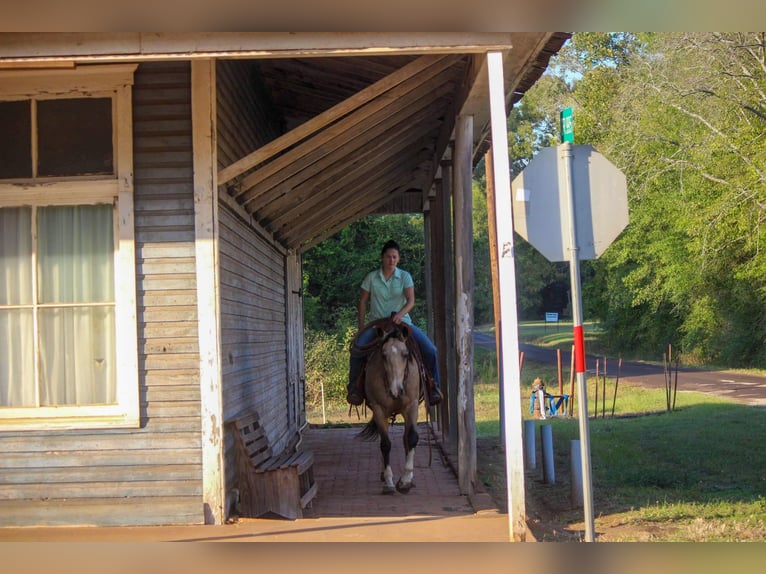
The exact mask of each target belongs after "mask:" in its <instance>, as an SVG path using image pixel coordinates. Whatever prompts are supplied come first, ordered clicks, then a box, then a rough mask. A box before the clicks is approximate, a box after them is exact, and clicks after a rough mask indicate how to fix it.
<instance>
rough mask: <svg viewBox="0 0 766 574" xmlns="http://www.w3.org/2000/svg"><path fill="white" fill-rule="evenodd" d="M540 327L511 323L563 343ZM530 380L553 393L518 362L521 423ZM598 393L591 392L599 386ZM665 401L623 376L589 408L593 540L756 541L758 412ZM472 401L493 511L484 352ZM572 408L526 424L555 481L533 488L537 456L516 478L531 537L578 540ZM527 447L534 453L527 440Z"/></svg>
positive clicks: (763, 424) (498, 448)
mask: <svg viewBox="0 0 766 574" xmlns="http://www.w3.org/2000/svg"><path fill="white" fill-rule="evenodd" d="M551 327H552V326H551V325H547V326H546V325H545V324H544V322H542V321H540V322H536V323H533V324H523V325H522V328H521V329H520V338H521V340H522V341H527V342H535V343H536V344H541V341H543V342H547V344H549V345H550V346H554V347H555V346H558V345H561V346H562V348H568V347H569V346H571V324H570V325H567V326H564V325H563V324H561V325H559V328H560V329H559V331H558V332H556V331H555V330H554V329H555V327H554V328H553V329H552V328H551ZM585 330H586V337H593V338H596V337H597V333H598V330H597V327H596V326H593V325H591V326H590V328H589V327H588V325H586V326H585ZM541 331H542V332H541ZM567 337H568V338H567ZM536 377H540V378H542V379H543V380H544V381H546V386H547V387H548V390H549V392H551V393H553V394H557V392H558V388H557V387H558V384H557V380H558V373H557V369H556V367H555V366H552V365H542V364H537V363H534V362H531V361H525V363H524V367H523V371H522V374H521V400H522V412H521V416H522V418H523V419H530V418H532V417H533V415H532V414H530V412H529V405H530V403H529V397H530V393H531V388H532V381H533V380H534V379H535V378H536ZM564 381H565V386H564V388H565V392H568V391H567V390H566V389H568V386H569V365H564ZM602 384H603V383H602ZM588 388H589V390H588V393H589V398H590V397H593V396H594V394H595V377H590V378H589V380H588ZM599 392H600V396H601V397H603V396H604V390H603V388H601V389H600V391H599ZM575 399H576V397H575ZM665 400H666V398H665V391H664V389H647V388H644V387H640V386H632V385H629V384H627V383H625V382H623V381H620V385H619V388H618V393H617V397H616V400H614V381H613V380H608V381H607V384H606V403H605V409H604V410H605V415H606V416H603V417H602V416H601V413H602V410H601V409H599V416H598V417H597V418H590V420H589V426H590V435H591V436H590V445H591V468H592V486H593V506H594V514H595V529H596V536H597V540H600V541H764V540H766V449H764V447H763V444H762V443H763V437H764V436H766V409H762V408H758V407H751V406H745V405H741V404H737V403H734V402H730V401H727V400H725V399H720V398H716V397H713V396H710V395H705V394H701V393H691V392H683V393H679V394H678V397H677V401H676V410H674V411H673V412H666V402H665ZM613 401H614V416H611V411H612V404H613ZM599 402H600V403H601V400H600V401H599ZM589 403H592V401H590V400H589ZM474 404H475V415H476V432H477V447H478V465H477V467H478V475H479V476H478V478H479V480H480V481H481V482H482V483H483V485H484V487H485V488H486V489H487V490H488V491H489V492H490V494H492V496H493V498H494V499H495V501H496V503H497V504H498V505H499V506H500V507H501V508H504V505H505V496H506V495H505V455H504V452H503V448H502V445H501V444H500V438H499V437H500V422H499V389H498V384H497V369H496V366H495V353H494V351H488V350H486V349H481V348H476V349H475V352H474ZM573 406H574V409H573V411H574V414H575V416H574V417H573V418H568V417H559V418H554V419H548V420H546V421H537V422H536V428H538V429H539V426H540V425H541V424H550V425H552V430H553V448H554V468H555V474H556V484H555V485H547V484H545V483H544V482H543V480H542V470H541V468H542V462H541V455H540V454H538V459H537V460H538V465H537V469H526V471H525V485H526V504H527V514H528V516H530V517H531V518H530V520H531V523H532V527H533V531H534V532H535V534H536V536H537V537H538V539H540V540H550V541H569V540H579V539H581V536H582V533H583V531H584V525H583V511H582V509H577V508H572V505H571V502H570V483H571V477H570V464H571V463H570V460H569V452H570V441H571V440H573V439H577V438H579V436H578V435H579V426H578V421H577V405H576V404H574V405H573ZM592 415H593V408H592V404H591V416H592ZM308 417H309V422H312V423H316V424H322V423H323V422H324V423H326V424H328V425H331V424H332V425H336V424H342V425H345V424H355V423H364V422H366V421H367V420H368V418H369V417H368V416H367V415H364V414H363V415H362V416H361V418H358V417H357V416H356V414H355V413H352V415H351V416H348V405H345V404H338V405H332V406H330V405H325V411H324V415H323V413H322V410H321V408H317V409H314V410H313V411H310V412H309V413H308ZM424 418H425V415H424V413H421V420H424ZM538 433H539V430H538ZM538 436H539V435H538ZM538 443H539V441H538ZM537 448H538V453H539V452H540V447H539V444H538V445H537Z"/></svg>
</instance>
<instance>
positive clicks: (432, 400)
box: [428, 387, 444, 407]
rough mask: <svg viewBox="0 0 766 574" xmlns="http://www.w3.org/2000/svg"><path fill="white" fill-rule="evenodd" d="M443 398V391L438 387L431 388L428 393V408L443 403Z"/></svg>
mask: <svg viewBox="0 0 766 574" xmlns="http://www.w3.org/2000/svg"><path fill="white" fill-rule="evenodd" d="M443 398H444V397H443V396H442V393H441V391H440V390H439V389H438V388H437V387H431V390H430V391H429V393H428V406H431V407H433V406H436V405H438V404H439V403H440V402H442V399H443Z"/></svg>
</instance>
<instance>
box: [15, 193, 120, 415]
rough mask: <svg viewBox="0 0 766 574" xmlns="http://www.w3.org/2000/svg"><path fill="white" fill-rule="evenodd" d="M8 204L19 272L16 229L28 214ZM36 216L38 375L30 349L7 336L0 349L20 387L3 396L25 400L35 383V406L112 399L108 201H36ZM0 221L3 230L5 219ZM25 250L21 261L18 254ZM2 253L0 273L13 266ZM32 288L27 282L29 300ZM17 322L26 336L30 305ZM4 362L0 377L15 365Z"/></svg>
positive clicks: (111, 235) (111, 271)
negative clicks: (79, 203)
mask: <svg viewBox="0 0 766 574" xmlns="http://www.w3.org/2000/svg"><path fill="white" fill-rule="evenodd" d="M0 211H5V210H0ZM8 211H11V212H12V211H14V210H8ZM15 211H17V212H18V215H17V219H18V220H19V221H18V222H17V224H16V226H17V228H18V232H17V233H16V239H15V244H16V245H17V247H16V249H15V251H16V252H18V255H17V256H16V259H18V261H19V263H18V268H19V270H20V271H19V273H20V274H21V273H24V272H26V267H30V268H31V262H29V261H31V256H29V255H28V254H30V253H31V252H32V248H30V247H26V248H25V247H24V242H25V240H23V239H22V236H23V235H24V233H25V232H26V233H27V234H29V231H28V230H27V229H28V227H26V226H29V227H31V225H32V223H31V221H34V217H31V210H15ZM26 220H28V221H29V222H27V221H26ZM3 223H5V222H3ZM36 224H37V225H36V228H37V253H36V255H37V297H38V313H37V325H38V333H39V335H38V337H39V340H38V348H39V358H38V359H37V360H38V365H39V372H38V379H37V381H35V380H34V365H35V358H34V356H33V355H34V353H33V352H30V351H27V350H26V347H25V346H24V345H23V344H22V345H20V346H19V347H20V348H19V349H15V347H16V346H17V345H16V344H15V343H14V344H11V345H3V344H2V343H0V353H2V352H7V351H8V349H10V352H11V353H12V354H14V355H15V357H17V360H18V361H19V362H20V363H21V370H22V371H23V377H21V378H22V380H23V382H22V383H21V385H22V386H23V389H21V391H17V392H20V393H21V394H20V397H21V398H11V399H9V402H8V403H4V404H5V405H7V406H33V405H34V404H35V398H34V397H35V395H36V388H39V400H40V403H39V404H40V405H42V406H56V405H59V406H61V405H93V404H114V403H115V402H116V370H115V368H116V359H115V357H116V351H115V321H114V317H115V307H114V229H113V210H112V206H111V205H99V206H56V207H39V208H37V209H36ZM2 229H3V230H5V225H3V228H2ZM9 229H10V226H9ZM25 230H27V231H25ZM10 235H11V234H10V233H9V238H8V247H7V249H8V250H10V251H14V250H13V249H12V247H11V246H12V245H13V244H14V239H13V238H12V237H10ZM5 243H6V237H5V233H3V244H4V245H5ZM24 249H26V251H24ZM5 250H6V248H5V247H4V248H3V251H5ZM25 255H26V258H27V259H29V261H28V262H22V260H23V259H25ZM2 260H3V265H2V266H3V267H4V268H6V273H7V272H8V268H9V267H10V268H11V272H13V269H12V268H13V264H10V265H9V263H8V261H9V258H7V257H6V254H5V253H4V252H3V258H2ZM11 260H13V259H12V258H11ZM29 274H30V275H31V270H30V271H29ZM29 283H30V284H31V280H30V281H29ZM11 284H14V285H15V284H16V282H15V281H12V282H11ZM24 288H26V286H24ZM19 289H20V290H21V289H22V287H20V288H19ZM32 292H33V291H32V288H30V289H29V295H28V299H30V300H31V299H32ZM6 296H13V293H12V289H9V288H6ZM2 297H3V294H0V300H1V298H2ZM21 297H26V295H22V296H21ZM0 304H2V303H0ZM11 304H16V303H11ZM10 313H14V310H11V311H10ZM8 323H9V327H13V325H11V321H9V322H8ZM17 323H18V332H19V333H21V334H22V338H23V339H24V340H26V339H27V338H28V336H29V338H30V339H31V337H32V332H33V329H32V321H31V312H30V320H29V325H26V324H25V323H23V319H18V320H17ZM2 328H3V327H2V323H0V329H2ZM0 332H2V331H0ZM6 347H7V349H6ZM10 364H11V363H8V365H10ZM4 365H5V363H3V364H0V381H2V380H3V379H4V378H5V377H7V378H8V379H9V380H12V379H13V377H14V376H15V373H13V372H11V369H10V368H8V367H7V366H6V367H4ZM30 378H31V379H32V382H31V383H30ZM1 384H2V382H0V385H1ZM13 385H15V383H13ZM10 386H11V385H9V387H10ZM14 388H15V387H14ZM0 389H2V387H0ZM30 389H31V390H30ZM30 397H32V402H31V404H30V403H29V400H30ZM19 401H21V402H19Z"/></svg>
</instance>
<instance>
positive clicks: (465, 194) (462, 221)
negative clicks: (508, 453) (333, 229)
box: [453, 116, 476, 496]
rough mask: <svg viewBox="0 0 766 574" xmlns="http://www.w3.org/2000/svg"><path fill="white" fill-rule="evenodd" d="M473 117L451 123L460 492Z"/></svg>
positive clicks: (470, 449) (467, 378) (468, 360)
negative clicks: (452, 131) (453, 141)
mask: <svg viewBox="0 0 766 574" xmlns="http://www.w3.org/2000/svg"><path fill="white" fill-rule="evenodd" d="M472 156H473V118H472V117H471V116H458V118H457V122H456V124H455V159H454V182H453V184H454V185H453V188H454V205H453V207H454V218H455V319H456V324H455V337H456V342H457V360H458V368H457V386H458V412H457V417H458V482H459V484H460V492H461V493H462V494H466V495H468V496H472V495H473V494H474V493H475V492H476V421H475V413H474V399H473V223H472V211H473V193H472V172H473V161H472Z"/></svg>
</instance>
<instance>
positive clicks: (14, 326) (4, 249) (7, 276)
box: [0, 207, 36, 407]
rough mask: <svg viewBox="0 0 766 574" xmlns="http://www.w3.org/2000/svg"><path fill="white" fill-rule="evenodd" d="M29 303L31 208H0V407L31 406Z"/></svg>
mask: <svg viewBox="0 0 766 574" xmlns="http://www.w3.org/2000/svg"><path fill="white" fill-rule="evenodd" d="M31 304H32V210H31V209H30V208H28V207H20V208H4V209H0V407H10V406H13V407H22V406H35V400H36V399H35V372H34V340H33V328H32V308H31ZM23 306H26V307H23Z"/></svg>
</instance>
